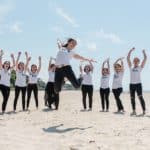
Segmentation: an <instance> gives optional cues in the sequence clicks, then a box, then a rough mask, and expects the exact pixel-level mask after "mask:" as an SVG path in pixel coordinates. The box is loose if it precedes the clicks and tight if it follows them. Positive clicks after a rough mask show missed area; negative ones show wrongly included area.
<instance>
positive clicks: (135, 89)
mask: <svg viewBox="0 0 150 150" xmlns="http://www.w3.org/2000/svg"><path fill="white" fill-rule="evenodd" d="M134 50H135V48H134V47H133V48H132V49H131V50H130V51H129V53H128V57H127V62H128V66H129V68H130V96H131V104H132V110H133V112H132V113H131V115H136V103H135V93H137V95H138V98H139V100H140V103H141V107H142V110H143V115H145V111H146V106H145V101H144V98H143V91H142V82H141V71H142V69H143V68H144V66H145V63H146V60H147V55H146V53H145V50H143V55H144V59H143V61H142V63H141V64H140V59H139V58H137V57H135V58H134V59H133V67H132V62H131V59H130V57H131V53H132V52H133V51H134Z"/></svg>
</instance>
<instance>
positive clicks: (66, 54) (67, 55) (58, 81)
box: [54, 38, 95, 93]
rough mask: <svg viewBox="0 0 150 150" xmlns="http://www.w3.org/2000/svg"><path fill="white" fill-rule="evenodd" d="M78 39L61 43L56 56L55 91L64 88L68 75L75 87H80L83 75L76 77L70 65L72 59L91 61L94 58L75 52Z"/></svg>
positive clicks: (70, 39)
mask: <svg viewBox="0 0 150 150" xmlns="http://www.w3.org/2000/svg"><path fill="white" fill-rule="evenodd" d="M76 45H77V41H76V40H75V39H72V38H69V39H68V41H67V43H66V44H61V45H59V51H58V53H57V56H56V70H55V83H54V88H55V92H56V93H59V92H60V91H61V89H62V85H63V81H64V78H65V77H66V78H67V79H68V80H69V81H70V82H71V83H72V85H73V86H74V87H75V88H79V87H80V85H81V82H82V79H81V77H80V78H79V79H77V78H76V76H75V74H74V72H73V70H72V67H71V65H70V59H71V58H75V59H78V60H81V61H88V62H89V61H91V62H95V61H94V60H92V59H88V58H85V57H82V56H80V55H78V54H76V53H74V52H73V49H74V48H75V47H76Z"/></svg>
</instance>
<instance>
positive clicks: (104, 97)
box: [100, 59, 110, 112]
mask: <svg viewBox="0 0 150 150" xmlns="http://www.w3.org/2000/svg"><path fill="white" fill-rule="evenodd" d="M105 64H107V67H105ZM101 74H102V77H101V86H100V97H101V105H102V112H104V111H105V105H106V112H108V111H109V94H110V88H109V79H110V64H109V59H107V60H105V61H104V62H103V65H102V69H101Z"/></svg>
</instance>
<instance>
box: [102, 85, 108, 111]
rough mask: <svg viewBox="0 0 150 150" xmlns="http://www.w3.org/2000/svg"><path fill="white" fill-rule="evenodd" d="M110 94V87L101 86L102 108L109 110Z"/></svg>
mask: <svg viewBox="0 0 150 150" xmlns="http://www.w3.org/2000/svg"><path fill="white" fill-rule="evenodd" d="M109 94H110V89H109V88H107V89H103V88H100V97H101V104H102V110H105V106H106V110H109Z"/></svg>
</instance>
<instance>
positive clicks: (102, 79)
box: [100, 75, 110, 89]
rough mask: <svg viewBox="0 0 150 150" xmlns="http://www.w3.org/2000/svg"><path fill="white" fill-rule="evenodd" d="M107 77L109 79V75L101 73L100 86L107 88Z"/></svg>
mask: <svg viewBox="0 0 150 150" xmlns="http://www.w3.org/2000/svg"><path fill="white" fill-rule="evenodd" d="M109 79H110V75H102V77H101V86H100V87H101V88H103V89H107V88H109Z"/></svg>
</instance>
